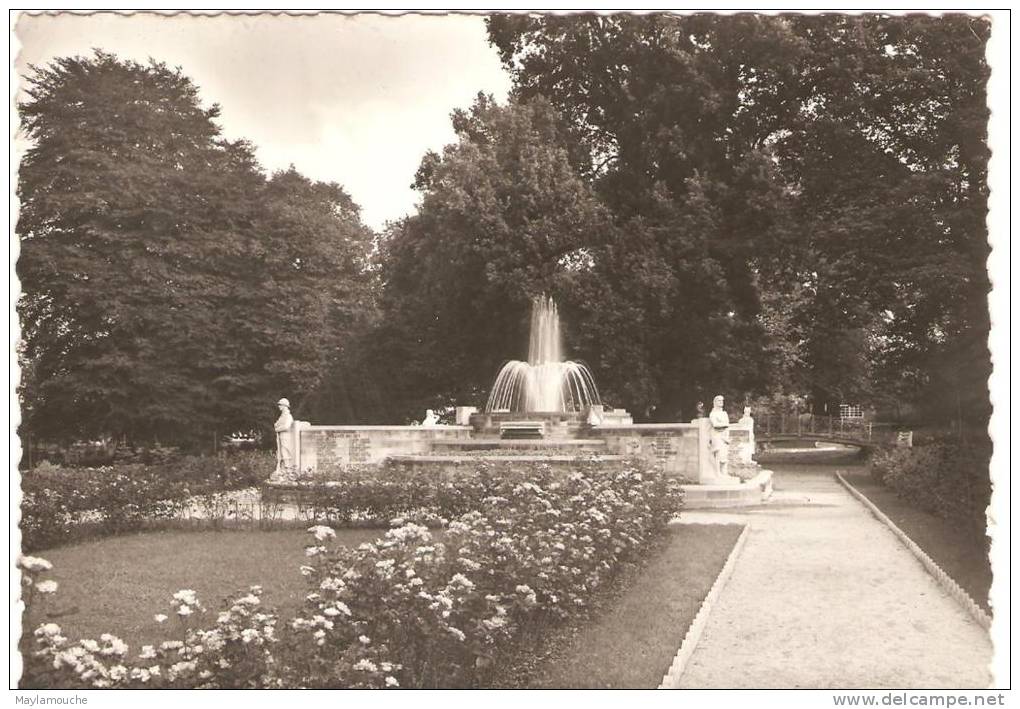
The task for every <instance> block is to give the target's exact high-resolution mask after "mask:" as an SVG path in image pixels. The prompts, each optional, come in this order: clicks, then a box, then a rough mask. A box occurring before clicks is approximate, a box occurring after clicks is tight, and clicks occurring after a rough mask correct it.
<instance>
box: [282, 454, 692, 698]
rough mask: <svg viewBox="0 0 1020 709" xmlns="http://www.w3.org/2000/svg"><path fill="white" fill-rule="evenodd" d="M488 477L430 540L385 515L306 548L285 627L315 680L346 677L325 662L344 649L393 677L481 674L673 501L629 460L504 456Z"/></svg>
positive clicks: (591, 584)
mask: <svg viewBox="0 0 1020 709" xmlns="http://www.w3.org/2000/svg"><path fill="white" fill-rule="evenodd" d="M487 485H488V491H489V493H490V494H489V495H488V496H486V497H485V498H483V499H482V500H481V501H480V503H479V504H478V508H477V509H476V510H474V511H472V512H469V513H467V514H464V515H461V516H459V517H457V518H456V519H454V520H453V521H451V522H450V523H449V525H448V526H447V528H446V532H445V534H444V535H443V536H442V538H441V539H439V540H437V539H434V538H433V537H432V533H431V532H430V531H429V530H428V529H427V528H426V527H424V526H421V525H418V524H413V523H412V524H408V523H403V520H395V522H396V526H395V528H393V529H391V530H390V531H389V532H387V533H386V536H385V537H384V538H383V539H381V540H378V541H377V542H374V543H369V544H362V545H361V546H360V547H358V548H356V549H347V548H342V547H341V548H339V549H336V550H334V551H326V550H325V548H324V547H323V546H322V545H321V544H319V543H316V544H314V545H311V546H310V547H309V549H308V551H309V553H310V556H309V558H308V560H307V565H306V567H305V570H304V571H305V574H306V576H307V578H308V580H309V583H310V593H309V595H308V597H307V609H306V611H305V613H304V614H302V616H301V617H300V618H298V619H296V620H295V625H294V628H295V630H297V631H298V632H299V633H306V634H309V635H311V636H312V637H311V641H310V642H309V643H307V645H306V646H307V647H310V648H311V651H312V652H311V655H312V657H311V660H312V662H313V663H314V666H315V667H316V668H317V669H316V675H317V676H318V677H320V682H321V685H320V686H351V685H352V684H357V683H358V678H357V677H356V676H351V675H350V674H348V673H347V671H348V664H347V663H342V664H333V659H334V658H336V657H337V655H338V654H341V653H346V652H350V651H351V650H352V648H353V649H357V650H358V652H359V653H363V654H364V655H366V656H368V654H369V653H370V652H371V653H372V659H371V662H373V663H374V664H375V665H381V663H382V662H384V661H385V662H389V663H390V664H391V666H393V667H394V668H395V669H394V672H393V677H394V679H395V680H396V681H397V682H398V683H399V684H400V685H401V686H405V687H465V686H478V685H479V684H484V679H485V676H486V673H487V670H488V668H490V667H491V666H492V665H493V661H494V660H495V659H496V658H497V657H498V656H499V655H500V654H501V653H503V652H506V651H508V650H510V649H512V648H513V646H514V641H515V638H517V637H518V636H519V635H520V634H522V633H523V634H530V633H536V632H540V630H541V628H543V627H544V626H546V625H547V624H548V623H549V621H552V620H558V619H562V618H565V617H567V616H569V615H572V614H575V613H579V612H582V611H583V610H584V609H585V608H586V606H587V605H588V602H589V598H590V595H591V593H592V592H593V591H595V590H596V589H598V588H599V587H600V586H602V585H603V584H605V583H606V581H607V580H608V579H609V578H611V577H612V575H613V574H614V573H615V572H616V571H617V570H618V569H619V568H620V565H621V563H623V562H626V561H630V560H635V559H637V558H639V557H640V556H641V555H642V554H643V552H644V551H645V549H646V548H647V547H648V545H649V542H651V541H652V540H653V538H654V537H655V536H657V535H658V534H659V533H661V532H662V530H663V528H664V527H665V525H666V524H667V523H668V522H669V520H670V519H672V518H673V517H674V516H675V515H676V514H678V513H679V510H680V507H681V504H682V491H681V489H680V486H679V484H678V483H676V482H675V481H673V480H671V479H668V478H666V477H664V476H662V475H660V474H658V473H653V472H650V471H647V470H644V469H641V468H638V467H635V466H625V467H624V468H622V469H620V470H617V471H614V472H607V471H606V470H604V469H601V468H598V467H595V466H592V467H590V468H585V469H582V470H580V471H578V472H576V473H574V474H571V475H569V476H558V475H554V474H553V473H552V472H551V471H550V470H548V469H547V468H545V467H544V466H541V465H534V466H525V467H521V466H517V471H516V473H514V474H507V475H505V476H503V477H497V478H494V479H491V480H489V481H487ZM323 620H328V621H330V622H329V623H328V624H324V623H323V622H322V621H323ZM359 646H361V647H359ZM359 686H360V685H359Z"/></svg>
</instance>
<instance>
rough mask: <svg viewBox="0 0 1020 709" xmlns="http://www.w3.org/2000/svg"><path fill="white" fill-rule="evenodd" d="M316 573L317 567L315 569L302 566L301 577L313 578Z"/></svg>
mask: <svg viewBox="0 0 1020 709" xmlns="http://www.w3.org/2000/svg"><path fill="white" fill-rule="evenodd" d="M314 573H315V567H313V566H302V567H301V575H302V576H311V575H312V574H314Z"/></svg>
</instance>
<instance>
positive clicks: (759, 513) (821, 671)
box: [680, 471, 992, 689]
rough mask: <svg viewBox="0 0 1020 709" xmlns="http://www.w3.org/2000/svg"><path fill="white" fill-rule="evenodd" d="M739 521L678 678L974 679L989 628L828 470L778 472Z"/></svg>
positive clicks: (987, 655) (923, 683)
mask: <svg viewBox="0 0 1020 709" xmlns="http://www.w3.org/2000/svg"><path fill="white" fill-rule="evenodd" d="M775 485H776V492H775V495H774V496H773V498H772V500H771V501H770V503H769V504H768V505H765V506H761V507H757V508H749V509H747V510H741V511H733V510H720V511H719V512H713V511H711V510H704V511H691V512H688V513H685V514H684V515H683V517H684V521H685V522H691V523H695V522H700V523H704V522H713V521H716V522H732V521H744V522H749V523H750V525H751V531H750V534H749V537H748V539H747V545H746V546H745V547H744V550H743V552H742V553H741V555H740V558H739V559H738V560H737V564H736V567H735V568H734V571H733V576H732V577H731V578H730V580H729V583H728V584H727V585H726V587H725V588H724V589H723V592H722V594H721V595H720V597H719V600H718V602H717V603H716V605H715V607H714V609H713V610H712V612H711V614H710V616H709V618H708V624H707V626H706V627H705V632H704V634H703V635H702V636H701V641H700V642H699V643H698V646H697V649H696V650H695V652H694V655H693V656H692V657H691V659H690V661H689V662H688V664H687V668H686V671H685V672H684V674H683V675H682V676H681V678H680V686H681V687H685V688H729V687H756V688H770V687H786V688H801V687H810V688H839V689H843V688H873V687H874V688H878V687H899V688H959V689H963V688H984V687H988V686H989V685H990V684H991V681H992V678H991V674H990V672H989V669H988V668H989V665H990V663H991V661H992V646H991V642H990V641H989V639H988V635H987V633H986V632H985V631H984V630H983V629H982V628H981V626H979V625H978V624H977V623H975V622H974V621H973V620H972V619H971V617H970V616H969V615H967V613H966V612H964V610H963V609H962V608H961V607H960V606H959V605H958V604H957V602H956V601H955V600H953V599H952V597H950V596H949V595H948V594H946V593H945V592H944V591H943V590H942V588H941V587H940V586H939V585H938V584H936V582H935V580H934V579H933V578H932V577H931V576H930V575H929V574H928V572H927V571H925V569H924V567H923V566H921V564H920V563H919V562H918V561H917V559H915V558H914V557H913V556H912V555H911V554H910V552H908V551H907V550H906V549H905V548H904V547H903V545H902V544H901V543H900V542H899V541H898V540H897V539H896V537H895V536H893V534H892V533H891V532H890V531H889V530H888V529H887V528H886V527H885V526H884V525H882V524H881V523H880V522H879V521H878V520H876V519H875V518H874V517H872V516H871V514H870V513H869V512H868V511H867V510H866V509H865V508H864V506H863V505H861V504H860V503H859V502H857V501H856V500H855V499H853V498H852V497H851V496H850V494H849V493H848V492H847V491H846V490H844V489H843V488H842V487H841V486H840V485H839V483H838V482H837V481H836V480H834V479H833V476H832V474H831V473H821V472H816V473H811V472H799V471H798V472H784V473H777V476H776V478H775Z"/></svg>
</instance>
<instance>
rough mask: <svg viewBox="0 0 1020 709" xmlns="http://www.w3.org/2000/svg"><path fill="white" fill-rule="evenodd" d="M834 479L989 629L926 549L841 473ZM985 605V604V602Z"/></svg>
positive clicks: (980, 609)
mask: <svg viewBox="0 0 1020 709" xmlns="http://www.w3.org/2000/svg"><path fill="white" fill-rule="evenodd" d="M836 479H837V480H838V481H839V482H840V483H841V484H842V485H843V486H844V487H846V489H847V491H848V492H849V493H850V494H851V495H852V496H853V497H855V498H856V499H857V500H858V501H859V502H861V504H863V505H864V506H865V507H866V508H868V511H869V512H871V514H872V515H873V516H874V517H875V518H877V519H878V520H879V521H880V522H882V524H884V525H885V526H886V527H888V528H889V530H890V531H891V532H892V533H893V534H894V535H895V536H896V537H897V538H898V539H899V540H900V542H902V543H903V545H904V546H905V547H907V549H908V550H909V551H910V553H911V554H913V555H914V556H915V557H916V558H917V560H918V561H919V562H921V565H922V566H924V568H925V569H926V570H927V571H928V573H930V574H931V575H932V577H933V578H934V579H935V581H936V582H937V583H938V584H939V585H940V586H942V587H943V588H944V589H945V590H946V592H947V593H949V595H950V596H952V597H953V598H955V599H956V600H957V601H958V602H959V603H960V605H961V606H963V608H964V610H966V611H967V612H968V613H969V614H970V615H971V617H973V618H974V620H975V621H977V623H978V624H979V625H981V626H982V627H984V628H985V629H986V630H987V629H988V628H990V627H991V623H992V619H991V615H990V614H989V613H988V612H987V611H986V610H985V608H983V607H982V606H981V604H979V603H978V602H977V601H975V600H974V597H973V596H972V595H971V594H970V592H968V590H967V589H965V588H964V587H963V586H961V585H960V584H959V583H958V582H957V581H956V580H955V579H954V578H953V577H952V576H950V575H949V574H948V573H946V571H945V570H944V569H943V568H942V567H941V566H940V565H939V563H938V561H937V560H936V559H934V558H932V556H931V555H930V554H928V551H927V549H925V548H922V547H921V546H920V545H919V544H918V543H917V542H916V541H914V539H913V538H911V536H910V535H908V534H907V533H906V532H904V531H903V530H902V529H900V528H899V526H897V524H896V522H894V521H893V519H892V518H891V517H890V516H889V515H888V514H886V513H885V511H884V510H883V509H882V508H881V507H880V506H879V505H877V504H876V503H875V502H873V501H872V500H871V499H870V498H869V497H868V496H867V495H865V494H864V493H863V492H861V491H860V490H858V489H857V488H856V487H854V485H853V484H851V483H850V481H849V480H847V479H846V478H845V477H844V476H843V475H842V474H841V473H838V472H837V473H836ZM986 603H987V602H986Z"/></svg>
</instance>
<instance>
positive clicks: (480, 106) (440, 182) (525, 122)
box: [375, 95, 608, 417]
mask: <svg viewBox="0 0 1020 709" xmlns="http://www.w3.org/2000/svg"><path fill="white" fill-rule="evenodd" d="M453 125H454V129H455V130H456V133H457V137H458V142H457V143H455V144H453V145H450V146H447V147H446V149H445V150H444V151H443V154H442V155H441V156H440V155H437V154H428V155H426V156H425V158H424V159H423V160H422V164H421V168H420V169H419V171H418V174H417V177H416V182H415V186H416V188H417V189H419V190H420V191H421V192H422V201H421V204H420V207H419V210H418V214H417V215H415V216H413V217H410V218H408V219H406V220H404V221H403V222H401V223H399V224H396V225H394V226H393V227H392V228H391V230H390V232H389V233H388V234H387V236H386V238H385V239H384V240H383V242H382V245H381V254H380V262H381V266H382V277H383V282H384V294H383V300H382V304H383V319H384V326H383V328H382V330H381V331H380V332H379V333H378V334H377V337H376V338H375V348H376V349H375V351H376V352H377V357H376V362H377V366H378V369H377V371H378V372H379V374H378V378H379V379H380V380H381V381H384V382H386V384H387V394H386V397H387V398H388V399H389V400H390V401H392V402H393V407H394V408H393V411H394V414H395V415H396V414H399V415H401V416H404V417H410V416H414V415H418V416H420V413H421V411H422V410H423V409H424V408H425V407H426V406H433V407H434V406H439V405H443V404H449V403H451V402H453V401H454V400H456V401H459V402H462V403H464V402H468V401H472V402H475V403H479V404H481V403H484V401H483V399H484V396H485V394H486V392H487V391H488V388H489V386H490V385H491V383H492V380H493V379H494V377H495V375H496V372H497V371H498V369H499V367H500V365H501V364H502V362H503V361H505V360H507V359H512V358H523V357H524V356H525V355H526V348H527V327H528V316H529V308H530V304H529V299H530V298H531V297H533V296H535V295H538V294H540V293H550V294H552V295H554V296H558V295H560V294H561V293H564V292H566V290H567V289H566V288H565V284H566V283H568V282H570V281H571V280H572V279H575V278H577V277H578V274H582V273H585V272H587V271H589V270H590V264H589V259H590V253H591V249H592V248H593V247H594V246H595V245H598V244H600V243H603V242H605V241H606V234H605V232H606V229H607V228H608V222H607V220H606V218H605V214H604V210H603V209H602V208H601V206H600V205H599V204H598V202H597V200H596V199H595V197H594V195H593V193H592V192H591V189H590V188H589V187H588V185H586V184H585V182H584V181H583V180H582V179H581V178H580V177H579V176H578V175H577V173H576V170H575V169H574V167H573V166H572V164H571V162H570V158H569V151H568V149H567V147H566V146H565V145H564V142H563V136H562V130H561V127H560V126H559V122H558V118H557V116H556V115H555V113H554V112H553V111H552V108H551V107H550V106H549V105H548V103H547V102H544V101H534V102H525V103H521V104H511V105H509V106H499V105H497V104H495V103H494V102H493V101H492V99H491V98H489V97H486V96H484V95H480V96H479V97H478V99H477V100H476V101H475V103H474V105H473V106H472V107H471V109H470V110H468V111H456V112H454V114H453ZM570 327H571V333H576V332H578V331H580V330H582V329H583V328H584V327H585V323H583V322H577V321H571V322H570ZM574 354H575V355H576V354H578V353H577V352H576V351H575V352H574Z"/></svg>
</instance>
